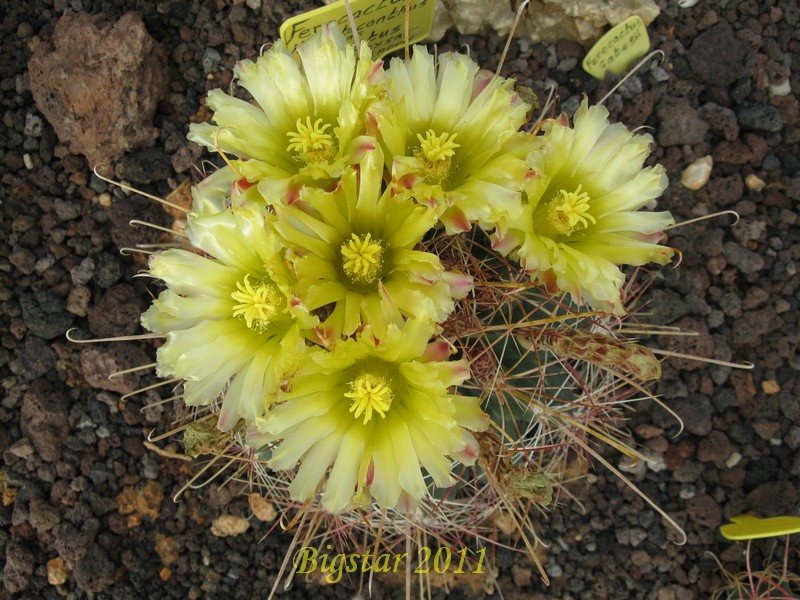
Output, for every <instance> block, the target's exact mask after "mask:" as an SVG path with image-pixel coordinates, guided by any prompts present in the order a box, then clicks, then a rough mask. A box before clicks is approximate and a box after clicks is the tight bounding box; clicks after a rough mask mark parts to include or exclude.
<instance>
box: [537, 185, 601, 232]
mask: <svg viewBox="0 0 800 600" xmlns="http://www.w3.org/2000/svg"><path fill="white" fill-rule="evenodd" d="M582 187H583V185H579V186H578V189H576V190H575V191H574V192H568V191H566V190H559V192H558V193H557V194H556V195H555V197H554V198H553V199H552V200H551V201H550V202H549V203H548V205H547V217H548V220H549V221H550V224H551V225H552V226H553V228H554V229H555V230H556V231H557V232H558V233H559V234H561V235H564V236H570V235H572V234H573V233H575V232H576V231H578V230H579V229H585V228H586V227H588V226H589V221H591V222H592V223H596V222H597V221H596V220H595V218H594V217H593V216H592V215H590V214H589V194H587V193H586V192H582V191H581V188H582Z"/></svg>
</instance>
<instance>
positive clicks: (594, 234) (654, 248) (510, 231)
mask: <svg viewBox="0 0 800 600" xmlns="http://www.w3.org/2000/svg"><path fill="white" fill-rule="evenodd" d="M544 129H545V134H544V135H543V136H540V138H538V141H537V143H538V148H537V150H536V151H534V152H532V153H531V154H530V156H529V161H530V164H531V167H532V169H533V173H532V176H531V177H530V178H529V179H528V180H527V181H526V185H525V192H526V193H525V201H524V204H523V207H524V211H523V214H522V217H521V218H519V219H516V220H512V219H501V220H500V221H499V222H498V226H497V229H496V231H495V232H494V234H493V236H492V237H493V245H494V247H495V248H496V249H497V250H499V251H501V252H503V253H504V254H511V255H513V256H515V257H517V258H518V259H519V260H520V261H521V263H522V265H523V267H524V268H525V269H526V270H527V271H528V272H529V273H530V274H531V276H532V277H534V278H535V279H537V280H539V281H542V282H544V283H545V284H547V286H548V287H549V289H551V291H554V292H555V291H559V290H560V291H562V292H568V293H570V294H571V295H572V297H573V299H574V300H575V301H576V302H578V303H579V304H580V303H582V302H584V301H585V302H588V303H589V305H591V306H592V307H594V308H597V309H602V310H606V311H609V312H612V313H621V312H622V310H623V309H622V299H621V296H620V294H621V290H622V289H623V283H624V281H625V276H624V275H623V273H622V271H621V270H620V268H619V267H620V265H635V266H638V265H644V264H647V263H649V262H656V263H658V264H666V263H667V262H669V260H670V258H671V257H672V254H673V251H672V249H670V248H666V247H664V246H661V245H659V244H658V242H659V241H660V239H661V238H662V232H663V230H664V228H665V227H667V226H669V225H671V224H673V223H674V220H673V218H672V215H671V214H670V213H669V212H652V211H650V210H640V209H643V208H652V207H653V205H654V204H655V199H656V198H658V197H659V196H660V195H661V193H662V192H663V191H664V189H665V188H666V187H667V176H666V174H665V172H664V169H663V167H661V166H660V165H658V166H655V167H644V168H643V164H644V161H645V159H646V158H647V155H648V154H649V151H650V144H651V142H652V138H651V137H650V136H649V135H634V134H632V133H631V132H630V131H628V129H627V128H626V127H625V126H624V125H621V124H614V125H610V124H609V122H608V111H607V110H606V109H605V108H604V107H603V106H592V107H589V106H588V102H587V100H586V99H585V98H584V100H583V103H582V104H581V107H580V109H578V111H577V113H576V114H575V125H574V127H570V126H569V124H568V122H567V121H566V119H565V118H562V119H560V120H558V121H549V122H548V123H546V124H545V126H544Z"/></svg>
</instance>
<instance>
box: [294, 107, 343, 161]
mask: <svg viewBox="0 0 800 600" xmlns="http://www.w3.org/2000/svg"><path fill="white" fill-rule="evenodd" d="M296 126H297V131H290V132H289V133H287V134H286V135H288V136H289V145H288V146H287V148H286V149H287V150H288V151H289V152H292V153H294V154H295V155H296V156H297V158H299V159H300V160H301V161H303V162H304V163H306V164H315V163H319V162H323V161H325V160H329V159H331V158H332V157H333V155H334V154H335V152H336V142H335V140H334V137H333V134H331V133H327V130H328V129H329V128H330V124H328V123H324V122H323V120H322V119H317V120H316V121H315V122H314V123H313V124H312V123H311V117H306V122H305V123H303V122H302V121H301V120H300V119H297V123H296Z"/></svg>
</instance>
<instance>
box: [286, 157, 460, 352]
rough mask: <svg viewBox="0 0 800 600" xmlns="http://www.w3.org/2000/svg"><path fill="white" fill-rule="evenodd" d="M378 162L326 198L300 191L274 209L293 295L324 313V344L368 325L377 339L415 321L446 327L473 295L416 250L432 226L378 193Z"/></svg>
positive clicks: (352, 174)
mask: <svg viewBox="0 0 800 600" xmlns="http://www.w3.org/2000/svg"><path fill="white" fill-rule="evenodd" d="M382 184H383V155H382V154H381V152H380V150H379V149H376V150H373V151H371V152H368V153H367V154H366V155H365V156H364V157H363V158H362V160H361V162H360V163H359V164H358V165H357V168H352V169H348V171H346V172H345V174H344V175H343V176H342V180H341V183H340V184H339V186H338V187H337V188H336V189H335V190H334V191H332V192H324V191H322V190H319V189H316V188H306V189H304V190H303V192H302V193H301V196H300V201H298V202H294V203H292V204H291V205H276V206H275V211H276V214H277V217H278V218H277V219H276V220H275V229H276V230H277V231H278V233H279V234H280V235H281V236H282V237H283V238H284V240H285V243H286V245H287V246H288V248H289V252H288V253H287V258H288V260H289V262H290V264H291V266H292V268H293V269H294V274H295V276H296V277H297V280H298V282H297V286H296V288H295V293H296V294H297V296H298V297H299V298H300V299H301V300H302V301H303V303H304V304H305V305H306V306H307V307H308V309H309V310H312V311H313V310H317V309H320V310H322V309H323V307H327V308H325V309H324V311H325V313H326V314H327V316H326V317H325V320H324V331H323V337H324V338H325V340H327V341H323V343H328V342H333V341H334V340H335V339H336V338H338V337H340V336H342V335H345V336H348V335H351V334H352V333H354V332H355V331H356V330H357V329H358V328H359V327H360V326H361V325H362V324H369V325H371V326H372V330H373V331H374V332H375V334H376V335H377V336H378V337H381V336H383V335H384V334H385V333H386V331H387V328H388V325H389V324H390V323H396V324H400V323H402V319H403V317H412V316H420V317H425V318H430V319H432V320H434V321H436V322H442V321H444V320H445V319H446V318H447V316H448V315H449V314H450V313H451V312H452V310H453V308H454V300H456V299H459V298H463V297H464V296H466V294H467V293H469V291H470V289H471V288H472V280H471V278H470V277H468V276H466V275H462V274H459V273H454V272H448V271H445V270H444V268H443V267H442V264H441V263H440V261H439V259H438V257H437V256H436V255H435V254H431V253H430V252H423V251H420V250H416V249H415V246H416V245H417V244H418V243H419V242H420V241H421V240H422V238H423V236H424V235H425V234H426V233H427V232H428V231H430V229H431V228H432V227H433V226H434V225H435V224H436V215H435V213H434V212H433V210H432V209H430V208H429V207H427V206H420V205H418V204H415V203H413V202H409V201H408V200H407V199H404V198H398V197H395V196H393V195H392V190H391V188H389V189H386V190H385V191H382Z"/></svg>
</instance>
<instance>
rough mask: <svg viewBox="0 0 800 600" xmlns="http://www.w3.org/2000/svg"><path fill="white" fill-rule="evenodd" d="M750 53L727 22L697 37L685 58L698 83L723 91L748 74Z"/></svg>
mask: <svg viewBox="0 0 800 600" xmlns="http://www.w3.org/2000/svg"><path fill="white" fill-rule="evenodd" d="M723 49H724V51H722V50H723ZM751 52H752V51H751V50H750V47H749V46H748V44H747V43H746V42H744V41H742V40H740V39H739V38H738V37H736V33H735V32H734V31H733V28H732V27H731V26H730V25H729V24H728V22H727V21H726V20H725V21H722V22H720V23H718V24H717V25H714V26H713V27H710V28H709V29H707V30H706V31H704V32H703V33H701V34H700V35H698V36H697V37H696V38H695V40H694V42H692V45H691V46H690V47H689V49H688V50H687V52H686V58H687V59H688V61H689V66H690V67H691V68H692V71H693V72H694V74H695V75H696V76H697V78H698V79H700V80H701V81H703V82H704V83H708V84H711V85H716V86H723V87H724V86H728V85H730V84H731V83H733V82H734V81H736V80H737V79H739V78H740V77H742V76H743V75H745V74H746V72H747V69H746V64H747V60H746V59H747V56H748V55H749V54H750V53H751Z"/></svg>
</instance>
